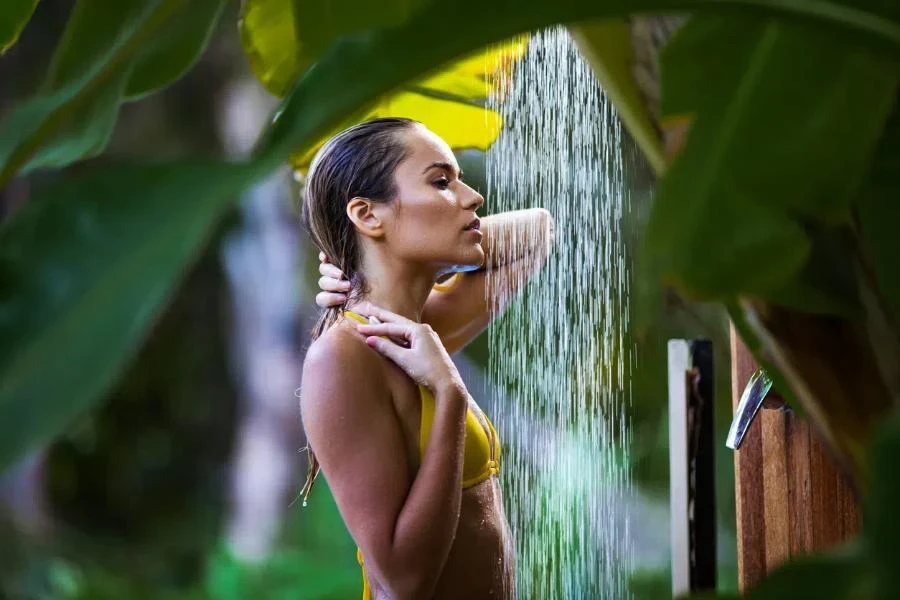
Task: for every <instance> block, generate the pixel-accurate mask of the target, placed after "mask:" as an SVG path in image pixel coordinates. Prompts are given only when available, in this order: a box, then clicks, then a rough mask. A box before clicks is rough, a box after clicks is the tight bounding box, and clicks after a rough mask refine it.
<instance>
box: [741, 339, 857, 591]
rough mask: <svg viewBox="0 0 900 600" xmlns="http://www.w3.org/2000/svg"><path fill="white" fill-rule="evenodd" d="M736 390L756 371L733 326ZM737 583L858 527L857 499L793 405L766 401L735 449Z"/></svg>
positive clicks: (749, 583) (745, 584) (745, 585)
mask: <svg viewBox="0 0 900 600" xmlns="http://www.w3.org/2000/svg"><path fill="white" fill-rule="evenodd" d="M731 356H732V391H733V403H734V406H735V407H737V403H738V401H739V399H740V396H741V392H743V388H744V385H745V384H746V383H747V381H748V380H749V378H750V376H751V375H752V374H753V373H754V372H755V371H756V368H757V367H756V364H755V363H754V361H753V359H752V357H751V356H750V353H749V351H748V350H747V348H746V347H745V346H744V345H743V343H742V342H741V340H740V339H739V338H738V336H737V333H736V332H735V330H734V328H733V327H732V330H731ZM735 495H736V504H737V544H738V548H737V550H738V583H739V585H740V588H741V589H742V590H746V589H749V588H751V587H753V586H754V585H755V584H756V583H758V582H759V581H760V580H761V579H762V578H763V577H765V575H766V574H767V573H768V572H770V571H771V570H773V569H775V568H776V567H778V566H779V565H780V564H782V563H783V562H784V561H785V560H787V559H788V558H790V557H793V556H799V555H803V554H808V553H810V552H817V551H822V550H827V549H830V548H833V547H834V546H835V545H837V544H839V543H841V542H843V541H845V540H848V539H850V538H851V537H853V536H855V535H856V534H857V532H858V531H859V519H860V513H859V506H858V502H857V498H856V494H855V491H854V490H853V488H852V487H851V485H850V483H849V480H848V479H847V478H846V477H844V475H843V474H842V473H841V472H840V470H839V469H838V467H837V466H836V464H835V463H834V461H833V460H832V459H831V456H830V455H829V453H828V451H827V449H826V448H825V446H824V445H823V444H822V443H821V442H820V441H819V440H818V439H817V437H816V434H815V432H814V431H813V430H812V428H811V427H810V426H809V424H808V423H806V422H805V421H803V420H802V419H801V418H800V417H799V416H798V415H797V414H796V413H795V412H794V411H791V410H780V409H769V408H765V407H764V408H762V409H761V410H760V411H759V413H758V414H757V417H756V419H755V421H754V423H752V424H751V426H750V428H749V429H748V431H747V435H746V437H745V439H744V443H743V444H742V445H741V447H740V448H739V449H738V450H737V451H736V452H735Z"/></svg>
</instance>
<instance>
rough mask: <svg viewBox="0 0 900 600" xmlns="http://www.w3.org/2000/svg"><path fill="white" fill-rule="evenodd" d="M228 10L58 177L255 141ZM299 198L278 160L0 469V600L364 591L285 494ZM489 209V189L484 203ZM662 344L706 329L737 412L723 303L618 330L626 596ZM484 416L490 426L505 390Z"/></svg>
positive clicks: (307, 297)
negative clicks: (69, 413) (628, 543)
mask: <svg viewBox="0 0 900 600" xmlns="http://www.w3.org/2000/svg"><path fill="white" fill-rule="evenodd" d="M71 6H72V3H71V2H68V1H64V0H44V1H43V2H42V3H41V4H40V5H39V6H38V8H37V11H36V12H35V14H34V17H33V19H32V21H31V22H30V23H29V25H28V27H27V28H26V30H25V31H24V33H23V35H22V37H21V39H20V40H19V42H18V43H17V44H16V45H15V46H14V47H13V48H12V49H11V50H10V51H9V52H8V53H7V54H6V55H4V56H3V57H2V59H0V116H2V115H3V114H5V113H6V111H8V110H9V109H10V107H11V106H12V105H13V104H14V103H15V102H16V101H18V100H21V99H22V98H24V97H26V96H27V95H29V94H31V93H32V92H33V91H34V89H35V88H36V87H37V86H38V85H39V84H40V81H41V77H42V75H43V73H44V72H45V70H46V66H47V64H48V61H49V60H50V57H51V54H52V52H53V48H54V45H55V43H56V40H58V39H59V36H60V34H61V33H62V31H63V28H64V27H65V24H66V20H67V18H68V16H69V11H70V9H71ZM225 11H226V12H225V14H224V15H223V16H222V18H221V19H220V20H219V24H218V26H217V29H216V30H215V32H214V37H213V39H212V41H211V43H210V45H209V47H208V48H207V49H206V51H205V53H204V54H203V56H202V58H201V60H200V62H199V63H198V64H197V65H196V67H194V68H193V69H192V70H191V71H190V72H189V73H188V74H187V75H186V76H185V77H183V78H182V79H180V80H179V81H178V82H177V83H175V84H174V85H172V86H171V87H169V88H167V89H165V90H164V91H163V92H161V93H158V94H155V95H152V96H150V97H148V98H146V99H144V100H142V101H141V102H136V103H130V104H125V105H123V108H122V111H121V114H120V118H119V121H118V123H117V125H116V128H115V131H114V134H113V138H112V141H111V143H110V145H109V147H108V150H107V152H106V153H105V154H103V156H101V157H99V158H96V159H92V160H88V161H84V162H81V163H78V164H75V165H74V166H72V167H70V168H68V169H67V170H66V171H65V173H66V174H70V173H72V172H77V171H78V170H82V169H91V168H93V167H95V166H96V165H97V164H100V163H116V162H118V161H124V160H127V159H137V158H139V159H140V160H142V161H153V160H163V159H166V158H176V157H180V156H184V155H191V156H194V157H216V156H222V155H238V154H240V153H244V152H246V151H247V150H248V149H249V148H250V146H251V145H252V144H253V143H254V141H255V136H256V134H257V132H258V131H259V130H260V128H261V126H262V124H263V123H264V122H265V121H266V120H267V119H268V118H269V115H270V111H271V110H272V109H273V108H274V106H275V100H274V99H273V98H272V97H271V96H270V95H269V94H267V93H266V92H265V90H263V88H262V87H261V86H260V85H259V83H258V82H257V80H256V78H255V77H254V76H253V74H252V73H251V71H250V68H249V66H248V64H247V59H246V57H245V55H244V53H243V52H242V51H241V48H240V43H239V39H238V33H237V29H236V26H235V23H236V20H237V12H238V7H237V5H236V4H234V3H229V4H227V5H226V8H225ZM624 153H625V168H626V173H625V175H626V180H627V187H628V190H629V195H630V198H631V202H632V210H631V211H630V218H634V219H643V218H645V217H646V215H647V212H648V206H649V205H648V203H649V199H650V193H651V191H652V181H653V177H652V173H651V170H650V168H649V167H648V166H647V165H646V164H645V163H644V162H643V159H642V158H641V154H640V152H639V151H638V150H637V149H636V148H635V147H634V143H633V142H632V141H631V140H630V139H628V138H627V137H626V139H625V142H624ZM460 162H461V163H463V168H464V170H465V171H466V172H467V173H470V174H472V175H471V176H470V177H468V179H469V180H470V182H471V184H472V185H473V186H475V187H481V189H482V190H484V189H485V188H486V186H485V183H484V167H483V164H484V155H483V154H482V153H479V152H476V151H466V152H462V153H460ZM479 165H481V168H480V169H479ZM61 173H62V172H61V171H56V172H49V173H48V172H40V173H37V174H33V175H31V176H30V177H22V178H18V179H16V180H14V181H13V182H12V183H11V184H10V185H9V186H7V187H6V188H5V189H3V190H2V191H0V218H7V217H8V216H9V215H10V214H12V213H13V212H14V211H15V210H17V209H18V208H19V207H21V206H22V205H23V204H24V203H26V202H28V200H29V198H30V194H31V192H32V189H33V188H34V187H35V186H38V185H43V184H45V183H47V181H48V180H49V179H52V178H54V177H60V174H61ZM298 198H299V196H298V184H297V183H296V182H295V181H294V180H293V178H292V176H291V171H290V170H289V169H288V168H287V167H285V168H284V169H282V170H280V171H278V172H277V173H276V174H275V175H273V176H271V177H270V178H269V179H267V180H266V181H264V182H263V183H261V184H258V185H257V186H255V187H254V188H252V189H251V190H250V191H248V192H246V193H245V194H243V195H242V197H241V198H240V199H239V201H238V202H236V203H235V208H234V209H232V210H230V211H228V212H227V213H226V214H225V217H224V218H223V219H222V220H221V221H220V222H219V223H218V225H217V228H216V230H215V232H214V234H213V235H212V236H210V238H209V239H208V241H207V242H206V244H205V246H204V249H203V251H202V252H201V254H200V255H199V257H198V258H197V260H196V261H195V262H193V264H191V266H190V269H189V271H188V272H186V273H185V274H184V277H183V278H182V280H181V282H180V284H179V285H178V287H177V288H176V289H175V290H174V292H173V293H172V294H171V296H170V297H169V299H168V302H167V303H166V305H165V307H164V309H163V310H162V311H161V313H160V314H159V315H158V317H157V318H156V320H155V322H154V324H153V326H152V328H151V329H150V332H149V335H148V336H147V337H146V339H145V340H144V342H143V344H142V346H141V348H140V351H139V352H138V353H137V355H136V357H135V358H134V359H133V360H132V361H131V362H130V364H129V366H128V367H127V368H126V369H125V370H124V371H123V372H122V374H121V376H120V377H119V378H118V380H117V382H116V384H115V385H114V386H113V388H112V390H111V391H110V392H109V393H108V394H107V395H106V397H105V399H104V400H103V401H101V402H100V403H98V404H97V405H96V408H94V409H92V410H91V411H90V412H88V413H87V414H84V415H83V416H82V417H80V418H79V419H77V421H75V422H73V423H71V425H70V426H69V427H68V429H67V430H66V432H65V434H64V435H62V436H59V437H58V438H56V439H55V440H54V441H53V442H52V443H50V444H48V445H46V446H44V447H42V448H40V449H38V450H36V451H34V452H33V453H32V454H31V455H29V456H28V457H26V458H25V459H23V460H21V461H20V462H18V464H16V465H14V466H13V467H11V468H9V469H7V470H6V471H5V472H3V473H0V598H10V599H56V598H59V599H63V598H66V599H68V598H148V599H149V598H154V599H155V598H167V599H168V598H171V599H188V598H211V599H222V600H225V599H231V598H235V599H237V598H250V597H252V598H254V599H256V600H270V599H276V598H292V599H293V598H303V599H314V598H315V599H326V598H354V597H358V595H359V593H360V590H361V582H360V574H359V569H358V566H357V564H356V557H355V546H354V544H353V541H352V540H351V539H350V537H349V536H348V534H347V532H346V531H345V529H344V527H343V525H342V523H341V520H340V516H339V515H338V513H337V511H336V509H335V506H334V503H333V501H332V500H331V498H330V495H329V493H328V490H327V486H326V485H325V482H324V480H322V479H320V480H319V483H318V484H317V486H316V488H315V491H314V493H313V494H312V496H311V498H310V502H309V505H308V506H306V507H302V506H301V503H300V502H297V501H296V500H297V495H298V492H299V490H300V486H301V485H302V483H303V479H304V477H305V473H306V457H305V453H303V452H302V451H301V450H302V448H303V446H304V444H305V442H304V438H303V432H302V428H301V424H300V418H299V410H298V406H297V402H298V401H297V397H296V396H295V390H296V389H297V388H298V387H299V383H300V382H299V375H300V366H301V365H302V361H303V356H304V351H305V348H306V347H307V346H308V344H309V334H308V332H309V330H310V328H311V327H312V325H313V323H314V321H315V319H316V316H317V314H318V309H317V307H316V306H315V304H314V296H315V293H316V292H317V288H316V280H317V278H318V270H317V266H318V260H317V257H316V252H315V249H314V248H313V247H312V246H311V244H310V243H309V241H308V240H307V239H306V237H305V236H304V235H303V234H302V232H301V230H300V227H299V224H298V218H297V216H298V215H297V203H298ZM190 200H191V199H190V198H184V201H185V202H189V201H190ZM491 210H492V208H491V199H490V198H487V202H486V205H485V208H484V212H485V214H490V212H491ZM637 230H638V227H637V226H636V224H635V226H632V227H628V228H627V231H632V232H634V231H637ZM630 243H632V244H634V243H635V240H633V239H632V240H630ZM672 337H688V338H694V337H705V338H708V339H711V340H712V342H713V345H714V348H715V350H716V354H715V360H716V364H715V368H716V373H717V392H718V393H717V406H716V411H717V427H718V431H717V442H718V441H724V439H725V433H726V431H727V426H728V423H729V421H730V416H731V399H730V391H729V380H728V378H729V364H728V346H727V318H726V316H725V314H724V313H723V312H722V311H721V309H720V308H718V307H716V306H712V305H702V304H691V303H688V302H686V301H684V300H682V299H678V298H676V297H674V296H671V297H668V296H667V297H666V298H665V311H664V318H663V319H661V320H660V321H659V322H657V323H656V324H655V325H654V327H653V328H652V329H650V330H649V331H647V332H646V333H645V334H644V335H642V336H641V337H640V338H639V339H635V340H634V343H635V345H636V348H637V360H636V364H635V366H634V369H633V375H632V381H631V390H630V395H631V398H632V403H631V406H630V407H629V415H628V418H629V420H630V422H631V424H632V428H633V438H632V439H633V445H632V448H631V451H630V453H629V454H630V456H631V461H632V464H631V468H632V472H633V477H634V480H635V482H636V491H635V495H634V500H633V506H632V507H631V510H632V511H633V514H632V517H631V519H632V534H633V535H634V538H635V545H634V547H635V553H636V561H635V567H636V570H635V573H634V574H633V576H632V589H633V590H634V593H635V595H636V596H637V597H642V596H644V595H649V594H650V593H651V591H655V592H659V591H662V593H665V591H666V590H668V589H669V579H668V575H667V569H668V561H669V556H668V516H667V511H668V495H667V494H668V456H667V422H666V417H667V413H666V397H667V396H666V357H665V347H666V345H665V342H666V340H667V339H669V338H672ZM488 352H489V350H488V344H487V335H483V336H482V337H481V338H480V339H479V340H477V341H476V342H475V343H473V344H472V345H470V346H469V347H468V348H466V349H465V350H464V351H463V352H461V353H459V354H458V355H456V356H455V357H454V360H455V361H456V362H457V364H458V366H459V368H460V370H461V372H462V374H463V377H464V378H465V379H466V382H467V383H468V384H469V387H470V391H471V392H472V395H473V396H474V397H475V398H476V399H480V398H488V397H490V396H491V395H492V394H491V390H489V389H487V385H488V384H487V382H486V378H485V375H484V371H485V368H486V365H487V362H488V360H489V355H488ZM58 393H59V394H61V395H65V394H66V390H65V389H60V390H58ZM488 408H489V410H490V412H491V414H492V415H493V419H494V420H495V421H502V419H503V410H504V407H503V405H502V402H496V403H495V405H492V406H490V407H488ZM717 447H718V448H720V451H719V454H718V455H717V481H716V485H717V490H718V498H717V506H718V522H719V531H720V535H719V540H720V543H719V554H720V557H719V565H720V566H719V568H720V578H719V580H720V588H721V589H726V590H730V589H734V588H735V586H736V583H735V582H736V574H735V571H736V567H735V556H734V554H735V553H734V522H735V519H734V480H733V464H732V457H731V455H730V452H729V451H727V450H726V449H725V447H724V444H723V443H718V446H717Z"/></svg>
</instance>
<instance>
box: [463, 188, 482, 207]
mask: <svg viewBox="0 0 900 600" xmlns="http://www.w3.org/2000/svg"><path fill="white" fill-rule="evenodd" d="M469 190H470V192H471V193H470V194H469V195H468V197H467V198H466V202H465V207H466V209H468V210H478V209H479V208H481V207H482V206H483V205H484V196H482V195H481V194H479V193H478V192H476V191H475V190H473V189H472V188H469Z"/></svg>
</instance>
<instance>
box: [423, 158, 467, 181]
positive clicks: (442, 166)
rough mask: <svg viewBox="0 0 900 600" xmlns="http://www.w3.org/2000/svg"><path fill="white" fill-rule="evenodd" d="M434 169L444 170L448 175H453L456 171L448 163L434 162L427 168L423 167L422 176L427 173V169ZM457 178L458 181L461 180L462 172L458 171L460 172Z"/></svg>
mask: <svg viewBox="0 0 900 600" xmlns="http://www.w3.org/2000/svg"><path fill="white" fill-rule="evenodd" d="M434 168H437V169H444V170H445V171H447V172H448V173H454V172H455V171H456V169H455V168H454V167H453V165H451V164H450V163H448V162H435V163H431V164H430V165H428V166H427V167H425V170H424V171H422V174H425V173H427V172H428V169H434ZM457 177H458V178H459V179H462V178H463V172H462V170H460V172H459V173H458V174H457Z"/></svg>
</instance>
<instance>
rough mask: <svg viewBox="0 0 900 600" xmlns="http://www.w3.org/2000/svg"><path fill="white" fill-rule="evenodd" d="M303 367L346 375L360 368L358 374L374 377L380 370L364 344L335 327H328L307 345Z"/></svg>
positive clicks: (352, 333)
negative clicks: (311, 366) (360, 372)
mask: <svg viewBox="0 0 900 600" xmlns="http://www.w3.org/2000/svg"><path fill="white" fill-rule="evenodd" d="M303 364H304V370H305V369H306V367H307V365H309V364H312V365H313V366H316V367H325V368H326V370H327V371H331V372H335V371H338V372H341V373H348V372H352V371H348V369H349V370H353V369H361V370H362V374H366V375H376V374H377V372H378V371H380V370H381V369H380V368H377V367H379V361H378V353H377V352H376V351H374V350H373V349H372V348H369V346H368V344H366V341H365V338H363V337H362V336H361V335H360V334H359V333H357V332H356V331H352V330H350V329H347V328H345V327H342V326H340V325H338V324H335V325H333V326H331V327H330V328H329V329H328V330H326V331H325V332H324V333H322V335H320V336H319V337H318V338H317V339H315V340H313V342H312V343H311V344H310V345H309V348H308V349H307V351H306V356H305V358H304V360H303Z"/></svg>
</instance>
